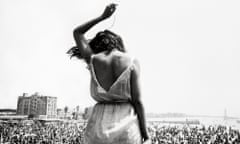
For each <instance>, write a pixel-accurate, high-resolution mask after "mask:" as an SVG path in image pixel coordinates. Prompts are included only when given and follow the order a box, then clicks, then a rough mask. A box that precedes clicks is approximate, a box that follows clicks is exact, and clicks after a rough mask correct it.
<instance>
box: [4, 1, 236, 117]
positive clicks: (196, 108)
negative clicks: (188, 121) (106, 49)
mask: <svg viewBox="0 0 240 144" xmlns="http://www.w3.org/2000/svg"><path fill="white" fill-rule="evenodd" d="M110 2H116V3H118V4H119V6H118V7H117V11H116V14H115V15H114V16H113V17H112V18H111V19H109V20H107V21H105V22H103V23H101V24H99V25H97V26H96V27H94V28H93V29H92V30H91V31H90V32H89V33H88V35H87V36H88V38H91V37H93V36H94V34H95V33H96V32H98V31H100V30H104V29H108V28H111V30H112V31H114V32H116V33H118V34H119V35H121V36H122V38H123V40H124V43H125V46H126V49H127V50H128V52H129V53H130V54H131V55H133V56H134V57H136V58H137V59H138V60H139V61H140V64H141V87H142V93H143V95H142V100H143V103H144V106H145V108H146V111H147V112H160V113H165V112H183V113H188V114H206V115H223V114H224V109H226V110H227V113H228V115H231V116H238V117H240V111H239V109H240V104H239V102H240V98H239V97H240V27H239V25H240V9H239V8H240V1H239V0H201V1H191V0H164V1H161V0H149V1H139V0H131V1H127V0H122V1H120V0H119V1H110V0H101V1H100V0H67V1H63V0H21V1H19V0H0V97H1V100H0V108H16V106H17V97H18V96H20V95H22V93H24V92H26V93H29V94H30V95H31V94H33V93H34V92H39V93H40V94H42V95H49V96H56V97H58V107H64V106H65V105H68V106H69V107H75V106H77V105H80V107H82V108H84V107H85V106H90V105H93V104H94V103H95V102H94V101H93V99H92V98H91V97H90V94H89V81H90V80H89V79H90V74H89V72H88V70H87V69H86V65H85V64H84V63H83V62H82V61H79V60H76V59H72V60H70V59H69V57H68V56H67V55H66V51H67V50H68V49H69V48H70V47H71V46H73V45H74V41H73V37H72V30H73V29H74V28H75V27H76V26H77V25H79V24H81V23H83V22H86V21H87V20H89V19H91V18H94V17H96V16H99V15H100V14H101V13H102V11H103V9H104V7H105V6H106V5H107V4H109V3H110ZM114 17H115V18H114ZM114 19H115V20H114ZM114 21H115V23H114ZM113 23H114V25H113ZM112 25H113V26H112Z"/></svg>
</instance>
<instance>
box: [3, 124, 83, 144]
mask: <svg viewBox="0 0 240 144" xmlns="http://www.w3.org/2000/svg"><path fill="white" fill-rule="evenodd" d="M84 127H85V126H84V125H83V124H78V123H66V122H55V123H49V124H41V123H39V122H35V123H34V124H24V123H14V124H13V123H2V124H0V143H1V144H2V143H3V144H7V143H10V144H82V143H83V132H84Z"/></svg>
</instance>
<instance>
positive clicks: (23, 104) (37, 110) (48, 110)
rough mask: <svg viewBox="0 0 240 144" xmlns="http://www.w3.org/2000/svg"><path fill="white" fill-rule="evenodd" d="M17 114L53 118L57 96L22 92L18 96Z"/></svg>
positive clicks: (55, 111)
mask: <svg viewBox="0 0 240 144" xmlns="http://www.w3.org/2000/svg"><path fill="white" fill-rule="evenodd" d="M17 114H18V115H36V116H42V115H43V116H46V117H48V118H54V117H56V115H57V97H52V96H42V95H39V93H35V94H33V95H31V96H28V94H27V93H23V95H22V96H19V97H18V104H17Z"/></svg>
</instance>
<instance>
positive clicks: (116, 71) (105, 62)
mask: <svg viewBox="0 0 240 144" xmlns="http://www.w3.org/2000/svg"><path fill="white" fill-rule="evenodd" d="M130 63H131V58H130V57H129V56H128V55H127V54H125V53H122V52H118V51H112V52H110V53H109V54H107V53H100V54H97V55H95V56H94V58H93V60H92V64H93V67H94V71H95V75H96V78H97V81H98V83H99V84H100V85H101V87H102V88H104V89H105V90H106V91H108V90H109V89H110V88H111V86H112V85H113V84H114V83H115V82H116V81H117V79H118V78H119V76H120V75H121V74H122V73H123V72H124V71H125V70H126V69H127V68H128V66H129V65H130Z"/></svg>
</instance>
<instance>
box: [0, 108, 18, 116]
mask: <svg viewBox="0 0 240 144" xmlns="http://www.w3.org/2000/svg"><path fill="white" fill-rule="evenodd" d="M1 115H16V109H0V116H1Z"/></svg>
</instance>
